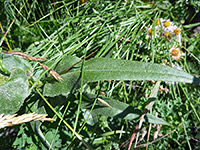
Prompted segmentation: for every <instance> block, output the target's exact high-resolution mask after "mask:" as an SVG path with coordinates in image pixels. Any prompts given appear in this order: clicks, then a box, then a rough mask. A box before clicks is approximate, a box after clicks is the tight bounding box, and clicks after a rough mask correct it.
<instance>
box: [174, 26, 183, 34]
mask: <svg viewBox="0 0 200 150" xmlns="http://www.w3.org/2000/svg"><path fill="white" fill-rule="evenodd" d="M173 33H174V34H175V35H179V34H180V33H181V29H180V28H177V26H174V27H173Z"/></svg>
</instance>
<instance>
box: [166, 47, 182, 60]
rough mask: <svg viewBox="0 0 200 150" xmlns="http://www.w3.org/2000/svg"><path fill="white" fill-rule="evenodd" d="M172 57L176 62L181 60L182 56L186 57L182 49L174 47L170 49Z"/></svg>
mask: <svg viewBox="0 0 200 150" xmlns="http://www.w3.org/2000/svg"><path fill="white" fill-rule="evenodd" d="M169 52H170V56H171V57H172V59H174V60H176V61H177V60H180V59H181V57H182V56H185V53H183V52H182V51H181V50H180V48H176V47H172V48H170V49H169Z"/></svg>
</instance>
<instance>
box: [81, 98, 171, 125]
mask: <svg viewBox="0 0 200 150" xmlns="http://www.w3.org/2000/svg"><path fill="white" fill-rule="evenodd" d="M94 98H95V97H94ZM103 100H104V101H105V102H107V103H108V104H109V105H110V106H111V107H108V106H105V105H103V104H101V103H99V102H98V103H97V104H96V105H95V107H94V109H93V110H92V118H96V117H95V115H103V116H108V117H116V118H122V119H128V120H135V119H139V117H140V116H141V114H142V112H141V111H140V110H138V109H135V108H134V107H132V106H130V105H128V104H125V103H122V102H119V101H117V100H114V99H109V98H103ZM91 106H92V104H91V102H82V107H81V108H82V110H83V111H85V110H87V111H89V110H90V109H91ZM86 114H89V113H86ZM92 118H91V117H90V118H89V119H90V120H89V121H90V122H91V119H92ZM145 119H147V121H148V122H149V123H153V124H162V125H170V124H169V123H168V122H166V121H165V120H163V119H161V118H158V117H156V116H154V115H151V114H147V116H146V117H145Z"/></svg>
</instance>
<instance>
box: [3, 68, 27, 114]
mask: <svg viewBox="0 0 200 150" xmlns="http://www.w3.org/2000/svg"><path fill="white" fill-rule="evenodd" d="M0 95H1V100H0V106H1V108H0V114H2V113H4V114H12V113H15V112H16V111H18V110H19V108H20V106H21V105H22V104H23V102H24V100H25V98H26V97H27V96H28V79H27V76H26V74H25V72H24V71H22V70H21V69H14V70H13V71H12V72H11V77H10V79H9V80H8V82H6V83H5V84H2V85H0Z"/></svg>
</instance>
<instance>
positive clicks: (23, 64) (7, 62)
mask: <svg viewBox="0 0 200 150" xmlns="http://www.w3.org/2000/svg"><path fill="white" fill-rule="evenodd" d="M2 56H3V64H4V66H5V68H6V69H8V70H9V71H10V72H11V70H12V69H13V68H20V69H21V70H23V71H28V72H31V69H32V67H31V64H30V63H29V62H28V61H27V60H25V59H23V58H21V57H19V56H15V55H12V54H2Z"/></svg>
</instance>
